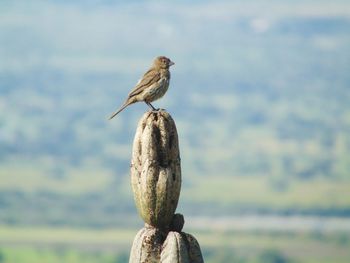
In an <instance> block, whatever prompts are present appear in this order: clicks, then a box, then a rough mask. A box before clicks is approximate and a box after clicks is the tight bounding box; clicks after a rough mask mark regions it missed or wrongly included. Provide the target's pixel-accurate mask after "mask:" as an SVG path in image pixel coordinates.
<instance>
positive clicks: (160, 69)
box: [109, 56, 175, 120]
mask: <svg viewBox="0 0 350 263" xmlns="http://www.w3.org/2000/svg"><path fill="white" fill-rule="evenodd" d="M174 64H175V63H174V62H172V61H171V60H170V59H169V58H167V57H165V56H158V57H156V58H155V59H154V60H153V63H152V66H151V68H150V69H149V70H148V71H147V72H146V73H145V74H144V75H143V76H142V78H141V79H140V80H139V81H138V82H137V84H136V86H135V87H134V88H133V89H132V90H131V92H130V93H129V95H128V97H127V99H126V100H125V102H124V104H123V105H122V106H121V107H120V109H119V110H117V111H116V112H114V113H113V114H112V115H111V116H110V117H109V120H111V119H113V118H114V117H115V116H116V115H117V114H118V113H120V112H121V111H122V110H124V109H125V108H126V107H128V106H129V105H131V104H133V103H136V102H141V101H144V102H145V103H146V104H147V105H148V106H149V107H150V108H151V109H152V110H153V111H155V110H157V109H156V108H154V107H153V105H152V104H151V102H153V101H155V100H158V99H160V98H161V97H163V96H164V94H165V93H166V92H167V90H168V88H169V82H170V71H169V68H170V67H171V66H172V65H174Z"/></svg>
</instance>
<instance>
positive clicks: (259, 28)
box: [0, 0, 350, 263]
mask: <svg viewBox="0 0 350 263" xmlns="http://www.w3.org/2000/svg"><path fill="white" fill-rule="evenodd" d="M158 55H166V56H168V57H170V58H171V59H172V60H173V61H174V62H175V63H176V64H175V66H174V67H172V68H171V73H172V79H171V84H170V89H169V91H168V93H167V94H166V96H165V97H164V98H163V99H162V100H160V101H157V102H155V103H154V105H155V106H157V107H160V108H165V109H166V110H167V111H169V112H170V113H171V115H172V116H173V118H174V120H175V121H176V124H177V128H178V133H179V142H180V150H181V160H182V177H183V183H182V191H181V196H180V201H179V206H178V209H177V211H178V212H180V213H183V214H184V216H185V220H186V223H185V228H184V231H185V232H189V233H191V234H193V235H194V236H195V237H196V238H197V239H198V241H199V243H200V244H201V247H202V252H203V254H204V258H205V262H241V263H243V262H254V263H258V262H263V263H267V262H275V263H284V262H321V263H322V262H332V263H333V262H339V263H340V262H344V263H345V262H350V251H349V249H348V248H349V245H350V74H349V73H350V3H349V2H348V1H345V0H335V1H325V0H320V1H316V0H306V1H292V0H285V1H277V0H272V1H257V0H248V1H191V2H185V1H173V2H171V3H160V2H157V1H140V2H137V1H112V0H104V1H97V0H89V1H74V2H72V1H56V0H50V1H39V0H35V1H30V2H29V1H24V0H23V1H20V0H17V1H8V0H3V1H1V2H0V263H9V262H11V263H15V262H26V263H27V262H28V263H34V262H40V263H41V262H48V263H51V262H72V263H73V262H110V263H118V262H128V257H129V250H130V248H131V244H132V240H133V238H134V236H135V234H136V233H137V231H138V229H139V228H141V227H142V221H141V219H140V218H139V217H138V215H137V212H136V208H135V206H134V202H133V196H132V194H131V187H130V180H129V164H130V158H131V149H132V141H133V136H134V133H135V129H136V126H137V122H138V120H139V118H140V117H141V116H142V114H143V113H144V112H145V111H147V110H148V108H147V106H146V105H145V104H143V103H139V104H135V105H133V106H132V107H130V108H127V109H126V110H125V111H124V112H122V113H121V114H120V115H118V116H117V118H115V119H113V120H112V121H108V120H107V118H108V116H109V115H110V114H111V113H112V112H113V111H114V110H115V109H116V108H118V107H119V106H120V105H121V104H122V103H123V101H124V99H125V97H126V96H127V94H128V92H129V91H130V89H131V88H132V87H133V86H134V85H135V83H136V82H137V80H138V79H139V78H140V76H141V75H142V74H143V73H144V72H145V70H146V69H147V68H148V67H149V66H150V63H151V61H152V60H153V58H154V57H155V56H158Z"/></svg>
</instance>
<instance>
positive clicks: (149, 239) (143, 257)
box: [129, 227, 164, 263]
mask: <svg viewBox="0 0 350 263" xmlns="http://www.w3.org/2000/svg"><path fill="white" fill-rule="evenodd" d="M163 241H164V234H163V233H162V232H161V231H159V230H158V229H156V228H152V227H151V228H148V227H144V228H142V229H141V230H140V231H139V232H138V233H137V235H136V236H135V239H134V242H133V245H132V248H131V252H130V258H129V263H141V262H142V263H151V262H152V263H156V262H159V260H160V253H161V247H162V243H163Z"/></svg>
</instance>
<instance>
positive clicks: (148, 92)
mask: <svg viewBox="0 0 350 263" xmlns="http://www.w3.org/2000/svg"><path fill="white" fill-rule="evenodd" d="M168 87H169V78H161V79H160V80H159V81H157V82H156V83H154V84H153V85H151V86H149V87H148V88H147V89H145V91H144V93H143V97H144V100H145V101H148V102H152V101H155V100H157V99H160V98H161V97H163V96H164V94H165V93H166V92H167V90H168Z"/></svg>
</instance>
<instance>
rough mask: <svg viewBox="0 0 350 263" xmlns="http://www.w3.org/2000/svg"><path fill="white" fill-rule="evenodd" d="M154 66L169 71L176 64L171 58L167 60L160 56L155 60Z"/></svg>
mask: <svg viewBox="0 0 350 263" xmlns="http://www.w3.org/2000/svg"><path fill="white" fill-rule="evenodd" d="M153 64H154V65H155V66H156V67H159V68H164V69H168V68H169V67H170V66H172V65H174V64H175V63H174V62H172V61H171V60H170V59H169V58H167V57H164V56H159V57H156V58H155V60H154V62H153Z"/></svg>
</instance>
